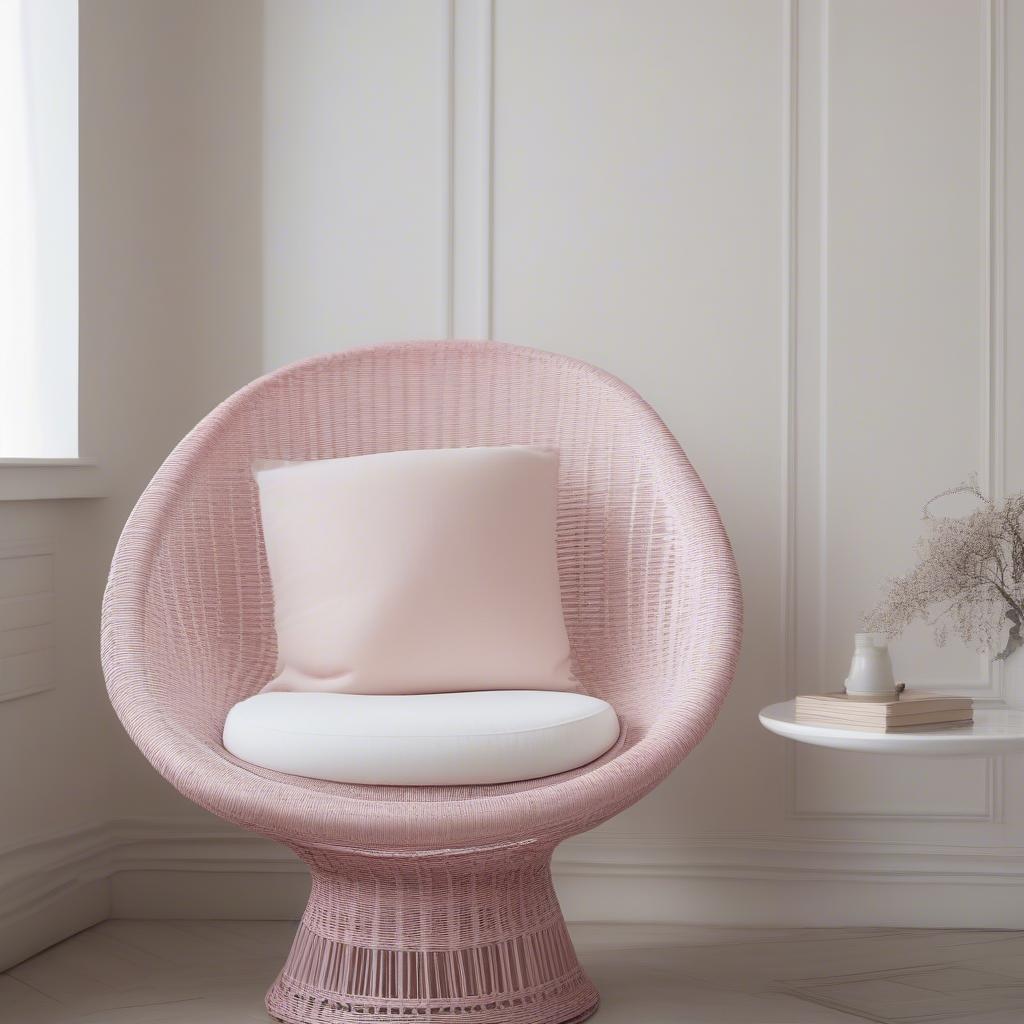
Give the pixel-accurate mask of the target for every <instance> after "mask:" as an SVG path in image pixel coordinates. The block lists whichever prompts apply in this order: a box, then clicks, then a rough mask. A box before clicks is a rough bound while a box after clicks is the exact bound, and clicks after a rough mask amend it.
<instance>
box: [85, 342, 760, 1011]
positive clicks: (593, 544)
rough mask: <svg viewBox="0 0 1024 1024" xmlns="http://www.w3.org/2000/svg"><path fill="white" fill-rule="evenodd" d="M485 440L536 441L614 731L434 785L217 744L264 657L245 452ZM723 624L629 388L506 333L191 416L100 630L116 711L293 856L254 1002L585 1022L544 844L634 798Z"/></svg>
mask: <svg viewBox="0 0 1024 1024" xmlns="http://www.w3.org/2000/svg"><path fill="white" fill-rule="evenodd" d="M496 444H527V445H551V446H554V447H557V448H558V449H559V452H560V456H561V476H560V482H559V515H558V552H559V572H560V578H561V588H562V604H563V609H564V613H565V618H566V625H567V627H568V631H569V637H570V641H571V645H572V652H573V660H574V671H575V672H576V674H577V676H578V678H579V679H581V680H582V682H583V684H584V687H585V688H586V690H587V691H588V692H589V693H591V694H593V695H595V696H598V697H601V698H603V699H605V700H607V701H609V702H610V703H611V704H612V705H613V707H614V708H615V710H616V713H617V714H618V716H619V720H620V722H621V723H622V734H621V736H620V739H619V742H618V744H617V745H616V746H615V747H613V749H612V750H610V751H609V752H608V753H607V754H605V755H604V756H603V757H601V758H600V759H598V760H597V761H595V762H593V763H592V764H589V765H586V766H584V767H583V768H581V769H577V770H575V771H573V772H567V773H565V774H563V775H558V776H552V777H550V778H546V779H539V780H532V781H529V782H523V783H512V784H505V785H497V786H460V787H393V786H356V785H342V784H337V783H328V782H321V781H317V780H313V779H304V778H297V777H293V776H287V775H282V774H279V773H275V772H272V771H267V770H263V769H259V768H255V767H254V766H252V765H248V764H245V763H243V762H240V761H238V760H237V759H235V758H233V757H232V756H231V755H230V754H228V753H227V752H226V751H225V750H224V748H223V747H222V746H221V729H222V726H223V722H224V716H225V715H226V713H227V710H228V709H229V708H230V707H231V706H232V705H233V704H235V703H236V702H237V701H239V700H243V699H244V698H246V697H249V696H251V695H252V694H254V693H255V692H257V691H258V690H259V688H260V687H261V686H262V685H263V683H265V682H266V681H267V680H268V679H269V678H270V677H271V676H272V675H273V672H274V669H275V665H276V656H277V652H276V639H275V632H274V627H273V601H272V594H271V589H270V581H269V577H268V574H267V565H266V558H265V554H264V551H263V545H262V538H261V533H260V524H259V513H258V506H257V499H256V493H255V487H254V483H253V478H252V473H251V468H250V467H251V464H252V462H253V461H254V460H257V459H294V460H304V459H318V458H334V457H340V456H350V455H362V454H369V453H373V452H381V451H394V450H401V449H414V448H443V447H456V446H470V445H496ZM740 631H741V598H740V587H739V580H738V577H737V573H736V567H735V564H734V560H733V557H732V553H731V550H730V547H729V543H728V540H727V538H726V536H725V532H724V530H723V528H722V524H721V521H720V519H719V517H718V514H717V511H716V510H715V507H714V505H713V503H712V502H711V499H710V498H709V496H708V494H707V492H706V491H705V489H704V487H703V485H702V484H701V482H700V480H699V478H698V477H697V475H696V473H695V472H694V470H693V469H692V467H691V466H690V464H689V462H688V461H687V459H686V457H685V455H684V454H683V452H682V451H681V449H680V448H679V445H678V444H677V443H676V441H675V439H674V438H673V437H672V436H671V434H670V433H669V432H668V431H667V429H666V428H665V426H664V425H663V423H662V422H661V420H660V419H658V417H657V416H656V415H655V413H654V412H653V411H652V410H651V409H650V408H649V407H648V406H647V405H646V403H644V402H643V400H642V399H640V398H639V397H638V396H637V395H636V394H635V393H634V392H633V391H631V390H630V389H629V388H628V387H626V386H625V385H624V384H622V383H621V382H620V381H618V380H616V379H615V378H613V377H611V376H609V375H608V374H605V373H603V372H601V371H600V370H597V369H595V368H593V367H591V366H589V365H587V364H584V363H580V362H578V361H575V360H572V359H568V358H565V357H562V356H557V355H552V354H549V353H544V352H539V351H536V350H532V349H524V348H518V347H514V346H509V345H502V344H495V343H485V342H408V343H401V344H396V345H386V346H378V347H375V348H369V349H361V350H356V351H351V352H347V353H341V354H337V355H328V356H320V357H316V358H314V359H309V360H305V361H303V362H301V363H297V364H294V365H292V366H290V367H286V368H284V369H282V370H279V371H277V372H275V373H272V374H269V375H268V376H266V377H263V378H261V379H260V380H257V381H255V382H254V383H253V384H250V385H249V386H247V387H245V388H243V389H242V390H241V391H239V392H238V393H236V394H235V395H234V396H232V397H231V398H229V399H228V400H227V401H226V402H224V403H223V404H222V405H221V406H219V407H218V408H217V409H215V410H214V411H213V412H212V413H210V414H209V415H208V416H207V417H206V418H205V419H204V420H203V421H202V422H201V423H200V424H199V425H198V426H197V427H196V428H195V429H194V430H193V431H192V432H191V433H190V434H189V435H188V436H187V437H186V438H185V439H184V440H183V441H182V442H181V443H180V444H179V445H178V447H177V448H176V449H175V450H174V452H173V453H172V454H171V455H170V456H169V458H168V459H167V461H166V462H165V463H164V465H163V466H162V467H161V469H160V470H159V472H158V473H157V475H156V476H155V477H154V479H153V481H152V482H151V483H150V485H149V486H148V487H147V489H146V491H145V492H144V494H143V495H142V497H141V498H140V500H139V503H138V505H137V506H136V508H135V510H134V511H133V513H132V515H131V517H130V518H129V520H128V523H127V525H126V526H125V529H124V533H123V535H122V537H121V541H120V543H119V545H118V548H117V553H116V555H115V558H114V563H113V566H112V568H111V574H110V580H109V583H108V586H107V592H106V595H105V599H104V610H103V640H102V647H103V663H104V669H105V672H106V676H107V682H108V688H109V692H110V697H111V700H112V702H113V704H114V707H115V709H116V711H117V713H118V715H119V717H120V718H121V721H122V722H123V724H124V726H125V728H126V729H127V730H128V732H129V733H130V735H131V737H132V739H133V740H134V741H135V742H136V744H137V745H138V746H139V747H140V749H141V750H142V752H143V753H144V754H145V755H146V756H147V757H148V758H149V760H150V761H151V762H152V763H153V765H154V766H155V767H156V768H157V770H158V771H160V773H161V774H162V775H164V777H165V778H167V779H168V780H169V781H170V782H171V783H172V784H173V785H175V786H176V787H177V788H178V789H179V790H180V791H181V792H182V793H183V794H185V795H186V796H188V797H189V798H191V799H192V800H194V801H195V802H196V803H198V804H200V805H201V806H203V807H205V808H208V809H209V810H211V811H213V812H215V813H216V814H219V815H221V816H222V817H224V818H226V819H227V820H229V821H232V822H235V823H237V824H239V825H242V826H244V827H246V828H249V829H252V830H254V831H257V832H260V833H262V834H264V835H267V836H269V837H271V838H273V839H276V840H279V841H281V842H284V843H286V844H287V845H289V846H291V847H292V848H293V849H295V850H296V851H297V852H299V854H300V856H303V857H304V858H305V859H306V860H307V862H309V863H310V865H311V867H312V869H313V876H314V888H313V893H312V896H311V900H310V905H309V907H308V908H307V911H306V915H305V917H304V919H303V922H302V924H301V925H300V928H299V934H298V936H297V939H296V946H295V948H294V949H293V951H292V955H291V957H290V958H289V961H288V965H286V967H285V969H284V971H283V972H282V974H281V977H280V978H279V980H278V982H277V983H276V984H275V986H274V987H273V988H272V989H271V992H270V994H269V996H268V1000H269V1001H268V1006H269V1007H270V1009H271V1012H273V1013H275V1014H276V1015H277V1016H279V1017H281V1018H282V1019H286V1020H289V1021H296V1022H299V1021H302V1022H306V1021H314V1020H315V1021H328V1020H330V1021H346V1020H355V1019H357V1018H358V1019H363V1020H364V1019H365V1018H366V1016H367V1015H368V1014H370V1015H375V1014H381V1013H384V1014H387V1015H392V1014H398V1015H401V1016H406V1015H408V1014H410V1013H415V1014H416V1015H423V1014H428V1015H430V1016H436V1015H437V1014H445V1015H447V1014H451V1013H456V1014H457V1015H458V1016H459V1017H461V1018H463V1019H466V1020H470V1021H479V1022H481V1024H484V1022H486V1024H520V1022H523V1024H526V1022H530V1024H558V1022H560V1021H568V1020H572V1019H583V1017H585V1016H586V1015H587V1014H588V1013H589V1012H590V1011H591V1010H592V1008H593V1004H594V1002H595V1000H596V995H595V993H594V991H593V988H592V986H591V985H590V983H589V981H588V980H587V979H586V978H585V976H584V975H583V974H582V972H581V971H579V968H578V965H577V964H576V962H575V955H574V954H573V953H572V947H571V944H569V942H568V937H567V935H566V934H565V930H564V924H563V923H562V920H561V915H560V913H559V912H558V905H557V901H555V899H554V895H553V892H552V891H551V888H550V871H549V866H548V865H549V859H550V853H551V850H552V849H553V848H554V847H555V846H556V845H557V844H558V843H559V842H561V841H562V840H563V839H565V838H567V837H568V836H571V835H574V834H576V833H578V832H581V831H584V830H586V829H589V828H592V827H593V826H595V825H597V824H598V823H600V822H601V821H604V820H606V819H607V818H609V817H611V816H612V815H614V814H616V813H617V812H619V811H620V810H622V809H623V808H625V807H627V806H629V805H630V804H631V803H633V802H634V801H636V800H637V799H639V797H641V796H642V795H643V794H644V793H646V792H648V791H649V790H650V789H651V788H653V787H654V786H655V785H657V783H658V782H660V781H661V780H662V779H663V778H664V777H665V776H666V775H667V774H668V772H669V771H671V770H672V768H673V767H675V765H677V764H678V763H679V761H680V760H681V759H682V758H683V757H685V755H686V754H687V753H688V752H689V751H690V750H691V749H692V748H693V747H694V746H695V745H696V744H697V743H698V742H699V741H700V739H701V738H702V737H703V736H704V734H705V733H706V732H707V730H708V728H709V727H710V726H711V723H712V722H713V720H714V718H715V715H716V714H717V712H718V709H719V706H720V704H721V702H722V700H723V698H724V696H725V693H726V690H727V689H728V686H729V683H730V681H731V678H732V674H733V670H734V666H735V660H736V657H737V653H738V648H739V640H740ZM531 907H532V908H534V909H533V910H531V909H530V908H531Z"/></svg>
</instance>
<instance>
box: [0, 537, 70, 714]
mask: <svg viewBox="0 0 1024 1024" xmlns="http://www.w3.org/2000/svg"><path fill="white" fill-rule="evenodd" d="M53 562H54V544H53V541H52V540H9V541H0V702H2V701H7V700H16V699H17V698H19V697H29V696H32V695H33V694H37V693H46V692H47V691H49V690H53V689H55V688H56V685H57V680H56V673H55V667H54V660H55V658H56V650H55V644H54V628H55V627H54V607H55V602H56V598H55V595H54V582H53V571H54V570H53Z"/></svg>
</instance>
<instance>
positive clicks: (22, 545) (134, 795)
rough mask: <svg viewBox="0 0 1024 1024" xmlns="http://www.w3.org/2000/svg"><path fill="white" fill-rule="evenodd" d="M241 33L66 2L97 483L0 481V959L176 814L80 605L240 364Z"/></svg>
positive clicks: (248, 182)
mask: <svg viewBox="0 0 1024 1024" xmlns="http://www.w3.org/2000/svg"><path fill="white" fill-rule="evenodd" d="M261 47H262V19H261V18H260V17H259V8H258V6H255V7H254V5H252V4H251V3H249V2H248V0H217V3H215V4H207V3H206V2H205V0H173V2H165V0H89V2H88V3H82V5H81V19H80V79H79V89H80V95H79V101H80V136H81V139H80V143H81V144H80V237H81V279H80V285H81V289H80V290H81V308H80V321H81V333H80V346H81V397H82V402H81V409H82V420H81V434H82V443H81V448H82V453H83V455H85V456H88V457H91V458H95V459H96V460H97V461H98V462H99V464H100V466H101V470H102V474H103V483H104V492H103V493H104V495H105V497H103V498H101V499H98V500H85V501H80V500H71V501H0V659H3V658H4V656H5V655H8V654H11V653H14V652H15V651H16V647H15V645H16V644H19V643H23V644H25V645H27V646H31V647H33V648H36V649H38V650H39V652H40V653H39V655H35V656H34V657H35V658H36V661H35V663H34V664H33V665H32V666H30V668H31V681H32V682H33V683H35V684H37V685H38V688H39V692H36V693H32V694H29V695H26V696H23V697H20V698H18V699H15V700H6V701H4V700H0V819H2V825H0V961H3V962H5V963H10V962H14V961H16V960H18V959H20V958H21V957H23V956H26V955H28V954H29V953H31V952H34V951H35V950H36V949H39V948H42V947H43V946H46V945H49V944H50V943H51V942H54V941H56V940H57V939H59V938H62V937H63V936H64V935H65V934H69V933H70V932H72V931H74V930H77V929H78V928H80V927H84V926H86V925H88V924H91V923H93V922H94V921H96V920H102V919H103V918H104V917H106V916H107V915H108V914H109V913H110V911H111V906H112V904H111V895H112V894H111V885H110V877H111V875H112V873H113V872H115V871H116V870H119V869H120V868H121V867H123V866H125V865H126V864H128V863H130V862H131V860H132V858H133V857H136V856H137V853H136V852H135V851H137V849H138V846H139V842H140V841H142V840H144V839H145V838H146V837H147V836H148V835H149V834H150V833H149V832H148V831H147V827H149V826H150V825H151V822H152V819H153V818H156V819H157V820H158V821H160V822H165V821H166V820H167V818H168V816H171V817H172V818H173V816H174V815H181V814H182V813H183V812H184V813H187V814H193V811H192V809H191V808H189V807H187V806H186V805H185V804H184V803H183V801H181V800H180V798H178V797H177V795H176V794H174V793H173V792H171V791H170V789H169V787H167V786H166V785H165V784H164V783H163V782H162V781H161V780H159V779H158V778H157V777H156V776H155V774H154V773H153V772H152V770H151V769H150V768H149V767H148V766H147V765H145V764H144V763H142V762H141V760H140V758H139V756H138V754H137V752H136V751H135V749H134V748H133V747H132V746H131V744H130V743H129V741H128V740H127V738H126V737H125V736H124V733H123V731H122V730H121V729H120V726H119V725H118V723H117V722H116V721H115V719H114V716H113V713H112V711H111V709H110V705H109V703H108V701H107V699H106V693H105V690H104V686H103V678H102V674H101V672H100V666H99V608H100V598H101V596H102V591H103V585H104V583H105V581H106V571H107V568H108V567H109V564H110V558H111V555H112V553H113V548H114V544H115V542H116V540H117V536H118V534H119V532H120V529H121V527H122V525H123V524H124V520H125V518H126V517H127V515H128V512H129V511H130V509H131V507H132V504H133V503H134V501H135V499H136V498H137V497H138V494H139V492H140V491H141V489H142V487H144V486H145V483H146V481H147V480H148V479H149V478H150V476H151V475H152V474H153V472H154V471H155V469H156V468H157V466H159V464H160V462H161V460H162V459H163V457H164V456H165V455H166V454H167V452H168V451H169V450H170V448H171V447H172V446H173V445H174V444H175V443H176V441H177V440H178V439H179V438H180V437H181V436H182V435H183V434H184V433H185V431H187V430H188V429H189V427H190V426H191V425H192V424H193V423H195V421H196V420H197V419H198V418H200V417H201V416H202V415H203V414H204V413H205V412H206V411H208V410H209V409H210V408H211V407H212V406H213V405H214V404H215V403H216V402H217V401H218V400H219V399H220V398H221V397H223V396H225V395H226V394H228V393H230V392H231V391H233V390H235V389H236V388H237V387H239V386H240V385H241V384H243V383H244V382H245V381H247V380H249V379H251V378H252V377H253V376H255V375H257V374H258V373H259V369H260V338H261V328H260V323H261V319H262V313H261V308H260V279H261V274H262V268H261V263H260V247H261V216H260V196H261V191H260V187H261V186H260V183H261V180H262V175H261V169H260V137H261V132H262V97H261V68H262V49H261ZM3 471H4V470H3V469H2V468H0V472H3ZM40 588H42V589H43V593H44V595H45V594H47V593H49V594H50V595H51V596H50V597H49V599H48V600H47V601H45V603H44V604H40V603H39V602H38V601H36V602H35V604H34V605H33V607H32V608H31V609H29V610H30V611H32V613H33V615H35V616H36V620H37V621H40V622H42V623H43V624H42V625H41V626H39V627H33V628H32V629H31V630H25V629H11V628H10V627H11V626H12V624H14V622H15V620H14V619H13V618H12V615H13V613H14V612H15V611H17V608H16V606H15V604H13V603H11V602H7V603H4V601H3V600H2V599H3V598H6V597H8V596H11V597H14V598H15V601H16V602H17V599H18V597H19V595H22V594H29V593H35V592H36V591H38V590H40ZM28 600H34V599H28ZM36 605H38V606H39V607H38V609H37V608H36ZM20 607H22V608H24V607H25V605H24V604H21V605H20ZM19 667H20V666H19ZM2 668H3V670H4V671H5V673H6V672H9V671H10V669H11V666H10V663H9V662H8V661H6V660H4V661H2ZM26 671H27V670H26ZM7 681H8V680H7V676H6V675H5V676H4V678H3V683H4V687H3V691H4V692H6V690H7V686H6V683H7ZM167 831H168V828H164V829H163V830H162V831H160V830H159V829H158V834H159V835H160V836H163V835H164V833H166V832H167ZM170 831H173V832H174V835H175V837H176V838H177V837H180V836H181V832H180V830H178V829H177V828H172V829H170ZM131 841H134V843H135V845H132V842H131ZM178 842H179V845H180V838H179V839H178ZM151 849H152V852H153V853H154V854H156V853H157V852H158V851H157V850H156V849H155V848H152V847H151Z"/></svg>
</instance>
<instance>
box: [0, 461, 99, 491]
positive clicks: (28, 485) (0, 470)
mask: <svg viewBox="0 0 1024 1024" xmlns="http://www.w3.org/2000/svg"><path fill="white" fill-rule="evenodd" d="M106 493H107V489H106V481H105V480H104V478H103V474H102V472H101V471H100V468H99V466H97V465H96V463H95V462H92V461H91V460H89V459H0V501H51V500H54V499H58V498H102V497H104V496H105V495H106Z"/></svg>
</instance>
